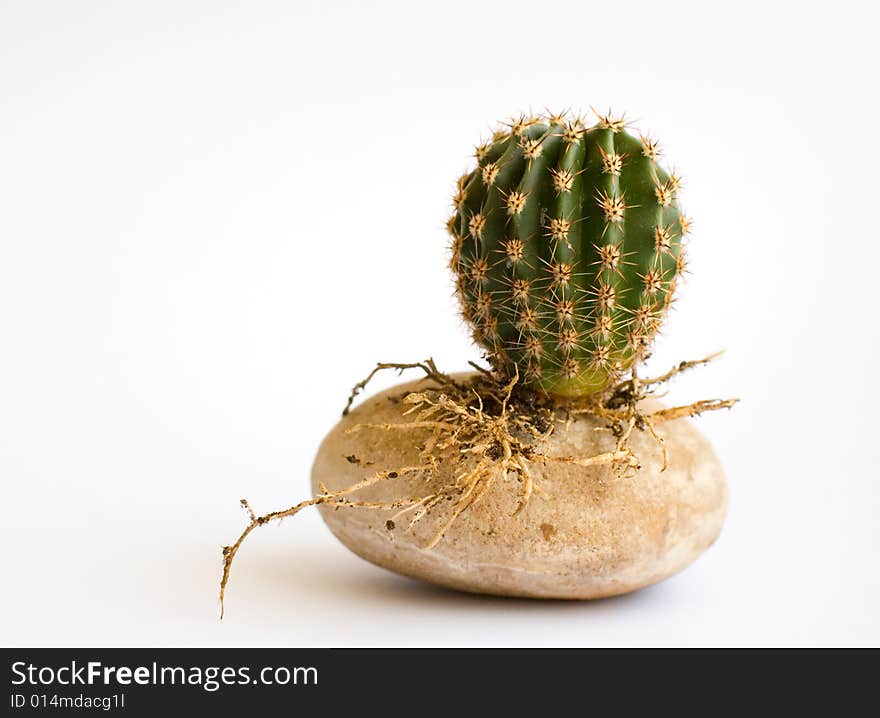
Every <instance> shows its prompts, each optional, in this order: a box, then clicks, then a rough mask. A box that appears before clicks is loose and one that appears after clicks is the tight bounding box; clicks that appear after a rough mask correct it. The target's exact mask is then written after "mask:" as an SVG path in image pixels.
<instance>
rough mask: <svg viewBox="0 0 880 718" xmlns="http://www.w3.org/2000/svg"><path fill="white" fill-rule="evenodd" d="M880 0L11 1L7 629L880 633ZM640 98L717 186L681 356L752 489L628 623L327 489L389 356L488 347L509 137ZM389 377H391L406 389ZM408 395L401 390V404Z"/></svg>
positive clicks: (689, 176) (308, 635)
mask: <svg viewBox="0 0 880 718" xmlns="http://www.w3.org/2000/svg"><path fill="white" fill-rule="evenodd" d="M878 20H880V18H878V15H877V11H876V10H875V9H873V8H872V6H871V4H870V3H867V2H855V1H851V0H850V1H848V0H842V1H839V2H835V3H830V4H829V3H821V4H819V3H812V2H790V3H787V2H786V3H783V2H777V3H774V2H767V1H766V0H765V1H763V2H736V3H730V4H726V5H724V6H723V7H722V6H721V5H717V6H716V4H715V3H704V2H692V3H688V2H664V3H656V2H627V3H622V4H619V5H615V4H609V3H607V2H605V3H589V2H584V1H583V0H578V1H577V2H569V1H567V0H564V1H560V2H555V3H550V4H546V3H544V4H542V3H534V2H532V3H516V2H511V1H509V0H508V1H506V2H497V3H495V2H492V3H490V2H475V0H470V1H468V2H443V3H433V4H422V3H412V2H397V3H393V2H384V3H368V2H349V3H343V2H312V3H308V2H280V1H279V2H254V1H248V2H244V1H242V2H218V1H214V2H180V1H175V2H157V1H155V0H151V1H150V2H76V3H71V2H41V1H31V2H24V1H22V2H9V1H6V2H3V3H2V4H0V332H2V334H0V342H2V345H0V350H2V351H0V480H2V507H3V513H2V519H0V532H2V537H0V538H2V553H0V561H2V568H0V576H2V578H0V582H2V591H0V641H2V642H3V643H4V644H7V645H43V644H60V645H65V644H84V645H128V644H148V645H199V644H227V645H230V644H251V645H270V644H272V645H274V644H279V645H565V644H572V645H607V644H615V645H631V644H671V645H682V644H683V645H694V644H696V645H700V644H759V645H770V644H796V645H801V644H803V645H815V644H874V645H876V644H878V643H880V617H878V611H877V606H878V605H880V579H878V550H880V530H878V518H877V517H878V510H880V506H878V504H880V472H878V470H877V460H876V456H877V446H876V445H877V438H876V436H877V418H876V411H877V407H878V399H880V395H878V388H877V380H878V377H880V372H878V369H880V366H878V364H880V362H878V349H880V321H878V309H877V297H878V292H877V285H878V280H880V249H878V247H880V237H878V225H877V208H876V205H877V193H878V168H880V141H878V135H877V131H876V130H877V126H876V122H877V117H878V116H880V102H878V83H877V78H876V74H877V69H878V67H880V52H878V44H877V41H876V29H877V24H878ZM590 105H594V106H596V107H597V108H602V109H606V108H607V107H608V106H611V107H613V108H615V109H617V110H626V111H627V114H628V116H629V117H631V118H632V119H634V120H636V122H637V125H638V126H639V127H640V128H643V129H646V130H649V131H650V132H652V133H653V134H655V135H656V136H658V137H659V138H660V140H661V142H662V144H663V147H664V148H665V150H666V156H667V157H668V158H669V159H670V160H671V162H672V164H674V165H675V167H677V168H678V169H679V170H680V171H681V172H682V174H683V175H684V178H685V192H684V198H685V201H684V204H685V208H686V209H687V211H688V212H689V214H691V215H692V216H693V217H694V219H695V232H694V235H693V237H692V241H691V252H690V256H691V260H692V262H691V269H692V272H693V274H692V276H691V278H690V279H689V281H688V282H687V283H686V285H685V287H684V289H683V290H682V292H681V294H680V302H679V304H678V310H677V312H676V313H675V314H674V316H673V317H672V319H671V320H670V321H669V323H668V325H667V330H666V331H665V333H664V337H663V338H662V339H661V340H660V342H659V344H658V346H657V354H656V361H654V362H653V366H654V367H655V368H665V367H666V365H667V364H669V363H671V362H673V361H677V360H679V359H684V358H694V357H697V356H702V355H704V354H707V353H709V352H712V351H714V350H716V349H719V348H726V349H727V350H728V352H727V354H726V356H725V357H724V358H723V359H722V360H720V361H719V362H718V363H717V364H715V365H713V366H711V367H709V368H706V369H703V370H700V371H698V372H695V373H693V374H690V375H688V376H685V377H682V378H681V379H680V380H679V382H678V383H677V384H676V385H675V387H674V391H673V397H672V398H674V399H678V400H689V399H697V398H705V397H714V396H729V395H738V396H741V397H742V398H743V402H742V404H741V405H740V406H738V407H737V408H736V409H735V410H734V411H732V412H724V413H722V414H720V415H710V416H705V417H703V418H701V419H699V423H700V427H701V428H702V430H703V431H704V432H705V433H706V434H707V435H708V436H709V437H710V438H711V440H712V442H713V443H714V445H715V446H716V448H717V450H718V452H719V454H720V455H721V457H722V460H723V462H724V464H725V466H726V469H727V471H728V475H729V480H730V485H731V490H732V501H731V506H730V514H729V518H728V521H727V524H726V527H725V530H724V533H723V535H722V538H721V539H720V540H719V542H718V543H717V544H716V545H715V546H714V547H713V548H712V549H711V550H710V551H709V552H708V553H707V554H706V555H705V556H704V557H703V558H701V559H700V560H699V561H698V562H697V563H696V564H695V565H694V566H692V567H691V568H689V569H688V570H687V571H685V572H684V573H682V574H681V575H679V576H676V577H674V578H672V579H670V580H668V581H666V582H664V583H662V584H660V585H658V586H655V587H653V588H650V589H647V590H644V591H641V592H639V593H636V594H633V595H630V596H626V597H622V598H618V599H611V600H606V601H600V602H593V603H553V602H546V603H538V602H528V601H513V600H500V599H492V598H481V597H473V596H466V595H459V594H455V593H451V592H447V591H442V590H439V589H434V588H430V587H426V586H423V585H420V584H417V583H415V582H413V581H410V580H407V579H402V578H398V577H396V576H393V575H391V574H389V573H386V572H384V571H382V570H380V569H377V568H375V567H373V566H371V565H369V564H367V563H364V562H362V561H361V560H360V559H357V558H355V557H354V556H352V555H351V554H349V553H348V552H347V551H346V550H345V549H344V548H342V547H341V546H340V545H339V544H337V543H336V542H335V540H334V539H333V538H332V536H331V535H330V533H329V532H328V531H327V530H326V529H325V528H324V526H323V524H322V523H321V521H320V519H319V517H318V516H317V514H316V513H315V512H312V513H309V512H306V513H304V514H302V515H300V516H299V517H297V518H296V519H295V520H292V521H288V522H285V523H284V524H283V525H280V526H271V527H266V528H264V529H262V530H260V531H258V532H256V533H255V534H253V536H252V538H251V540H250V541H249V543H247V544H246V545H245V547H244V548H243V549H242V551H241V553H240V554H239V558H238V562H237V565H236V567H235V571H234V574H233V577H232V581H231V583H230V585H229V599H228V604H227V618H226V619H225V620H224V621H223V622H222V623H221V622H220V621H219V620H218V619H217V609H218V606H217V600H216V599H217V582H218V578H219V567H220V546H221V545H222V544H224V543H228V542H230V541H232V540H233V539H234V538H235V536H237V535H238V532H239V531H240V529H241V528H242V527H243V525H244V523H245V517H244V515H243V513H242V511H241V509H240V508H239V506H238V500H239V498H241V497H242V496H246V497H248V498H249V499H250V500H251V502H252V504H253V505H254V506H255V508H257V510H258V511H266V510H270V509H273V508H280V507H284V506H287V505H289V504H291V503H294V502H296V501H298V500H299V499H302V498H304V497H305V496H306V495H307V492H308V473H309V469H310V464H311V460H312V458H313V456H314V453H315V450H316V448H317V446H318V444H319V442H320V440H321V438H322V436H323V435H324V433H325V432H326V431H327V430H329V428H330V427H331V426H332V425H333V423H334V422H335V421H336V420H337V417H338V413H339V410H340V409H341V406H342V403H343V401H344V398H345V396H346V395H347V392H348V389H349V387H350V386H351V384H352V383H353V382H354V381H356V380H357V379H359V378H361V376H362V375H364V374H365V373H366V371H367V370H368V369H369V368H370V367H371V366H372V364H373V363H374V362H375V361H377V360H391V361H407V360H417V359H421V358H424V357H426V356H428V355H433V356H434V357H435V358H436V359H437V361H438V363H439V364H440V365H441V367H442V368H444V369H447V370H457V369H461V368H464V367H465V365H466V362H467V360H468V359H472V358H473V359H475V358H477V356H478V355H477V352H476V350H475V349H474V348H473V347H472V346H471V345H470V342H469V340H468V336H467V332H466V331H465V329H464V328H463V327H462V326H461V324H460V321H459V320H458V319H457V317H456V312H455V309H456V307H455V304H454V300H453V298H452V294H451V281H450V278H449V276H448V275H447V271H446V245H447V238H446V235H445V232H444V229H443V225H444V222H445V219H446V217H447V215H448V212H449V211H450V206H449V197H450V196H451V194H452V190H453V182H454V179H455V178H456V177H457V176H458V175H459V174H460V173H461V172H462V171H464V170H465V169H467V168H468V166H469V163H470V162H471V161H472V160H471V158H470V157H469V152H470V151H471V148H472V147H473V145H475V144H476V143H477V142H478V141H479V140H480V138H481V136H482V137H483V138H485V137H486V136H487V134H488V132H489V131H490V129H491V127H492V125H493V123H494V121H495V120H501V119H504V118H505V117H508V116H510V115H512V114H514V113H518V112H521V111H527V110H529V109H530V108H531V109H534V110H536V111H537V110H542V109H543V108H545V107H549V108H551V109H558V108H566V107H568V108H573V109H581V110H585V111H587V110H588V109H589V107H590ZM391 380H392V379H388V380H386V381H385V385H387V383H388V381H391ZM382 385H383V383H382V382H378V383H377V385H376V387H377V388H378V387H380V386H382Z"/></svg>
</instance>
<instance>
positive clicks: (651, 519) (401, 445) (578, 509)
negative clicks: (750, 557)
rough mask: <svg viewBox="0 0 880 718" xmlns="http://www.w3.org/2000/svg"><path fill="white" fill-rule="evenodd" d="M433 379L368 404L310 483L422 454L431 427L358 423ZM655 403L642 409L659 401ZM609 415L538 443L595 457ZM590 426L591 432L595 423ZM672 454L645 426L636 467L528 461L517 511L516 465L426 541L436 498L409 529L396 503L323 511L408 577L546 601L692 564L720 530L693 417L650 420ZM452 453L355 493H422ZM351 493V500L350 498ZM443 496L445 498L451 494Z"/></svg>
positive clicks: (716, 471)
mask: <svg viewBox="0 0 880 718" xmlns="http://www.w3.org/2000/svg"><path fill="white" fill-rule="evenodd" d="M429 386H431V384H430V382H428V381H427V380H421V381H417V382H409V383H407V384H403V385H398V386H396V387H393V388H391V389H388V390H387V391H384V392H382V393H380V394H378V395H376V396H373V397H372V398H370V399H368V400H366V401H365V402H363V403H362V404H361V405H360V406H358V407H356V408H355V409H354V410H353V411H352V412H351V413H350V414H349V415H348V416H346V417H344V418H343V419H342V420H341V421H340V422H339V423H338V424H337V425H336V426H335V427H334V428H333V429H332V430H331V431H330V433H329V434H328V435H327V437H326V438H325V439H324V441H323V443H322V444H321V447H320V450H319V452H318V455H317V457H316V459H315V463H314V466H313V469H312V488H313V491H314V492H315V493H318V492H319V491H320V486H321V485H322V484H323V485H324V486H326V487H327V488H328V489H329V490H335V489H341V488H344V487H346V486H349V485H351V484H354V483H355V482H357V481H359V480H360V479H363V478H364V477H366V476H369V475H371V474H373V473H375V472H376V471H379V470H392V469H395V468H399V467H405V466H413V465H417V464H418V463H419V450H420V445H421V444H422V442H424V440H425V439H426V438H427V436H428V435H429V434H428V431H427V430H423V429H420V430H390V431H389V430H383V429H378V428H364V429H361V430H358V431H356V432H353V433H352V432H349V429H351V427H353V426H355V425H357V424H380V423H400V422H403V421H405V420H407V417H404V416H403V411H404V410H405V409H406V408H407V407H406V406H405V405H403V404H401V402H400V399H401V398H402V397H403V396H404V395H405V394H406V393H408V392H410V391H414V390H422V389H424V388H426V387H429ZM658 406H659V404H658V403H657V402H653V404H652V405H646V406H644V408H645V409H646V410H649V409H653V408H657V407H658ZM604 425H605V424H604V422H602V421H601V420H599V419H597V418H595V417H593V416H589V415H587V416H584V415H579V416H578V417H577V418H575V419H574V420H572V421H571V423H570V424H569V425H568V426H566V425H565V424H564V423H562V422H560V423H559V424H558V425H557V428H556V430H555V431H554V433H553V434H552V435H551V437H550V439H549V442H548V444H549V445H548V446H546V447H544V449H543V452H544V453H545V454H547V455H553V456H579V457H584V458H587V457H590V456H593V455H596V454H599V453H602V452H605V451H609V450H611V449H613V448H614V438H613V436H612V435H611V433H610V432H609V431H607V430H601V427H603V426H604ZM597 429H599V430H597ZM657 431H658V433H659V434H660V435H661V436H662V437H663V439H664V440H665V442H666V445H667V447H668V450H669V465H668V467H667V469H666V470H665V471H662V472H661V467H662V452H661V450H660V447H659V446H658V444H657V443H656V441H655V440H654V439H653V438H652V437H651V436H650V435H648V433H647V432H645V431H639V430H636V431H635V432H634V433H633V435H632V437H631V440H630V446H631V447H632V448H633V450H634V451H635V453H636V455H637V456H638V458H639V461H640V462H641V467H640V468H639V469H638V471H637V472H636V473H635V474H634V475H632V476H619V475H618V474H617V473H615V471H614V470H613V469H612V468H611V467H610V466H591V467H582V466H577V465H572V464H563V463H557V462H541V461H539V460H536V461H534V462H533V463H531V464H530V468H531V472H532V474H533V476H534V477H535V492H534V494H533V495H532V497H531V499H530V500H529V501H528V503H527V504H526V505H525V507H524V508H523V509H522V510H521V511H519V512H518V513H515V512H516V508H517V505H518V502H519V499H520V496H521V492H522V484H521V483H520V480H519V479H518V478H517V476H516V475H515V474H509V475H508V476H507V477H499V478H498V479H496V481H495V482H494V483H493V485H492V487H491V488H490V489H489V491H488V492H487V493H486V494H485V495H484V496H483V498H482V499H481V501H480V502H479V503H476V504H474V505H473V506H471V507H470V508H469V509H468V510H466V511H464V512H463V513H462V514H461V515H460V516H459V517H458V519H457V520H456V522H455V523H454V524H453V525H452V526H451V528H450V529H449V530H448V532H447V533H446V534H445V536H444V538H443V539H442V540H441V541H440V542H439V543H438V544H437V545H436V546H435V547H434V548H432V549H426V548H425V546H426V545H427V544H428V543H429V542H430V540H431V538H432V537H433V536H434V535H435V533H436V532H437V529H438V527H439V525H440V522H441V521H442V520H443V519H444V517H445V516H446V515H448V512H449V508H448V507H447V506H444V507H443V509H441V510H435V511H433V512H432V513H431V514H429V515H427V516H425V517H424V518H423V519H422V520H421V521H420V522H418V523H417V524H416V525H415V526H414V527H412V528H408V520H407V519H406V517H401V518H400V520H399V521H396V522H394V525H393V527H392V526H391V524H389V523H388V521H389V519H390V517H391V516H392V515H393V514H394V513H395V512H394V511H390V510H374V509H364V508H353V507H334V506H330V505H322V506H320V507H319V509H320V511H321V514H322V516H323V518H324V521H325V522H326V523H327V526H328V527H329V528H330V530H331V531H332V532H333V533H334V534H335V535H336V537H337V538H338V539H339V540H340V541H341V542H342V543H343V544H345V546H347V547H348V548H349V549H350V550H351V551H353V552H354V553H356V554H357V555H358V556H361V557H362V558H365V559H366V560H368V561H371V562H372V563H374V564H376V565H378V566H381V567H383V568H386V569H389V570H391V571H395V572H397V573H399V574H403V575H405V576H411V577H414V578H418V579H422V580H424V581H428V582H430V583H433V584H437V585H440V586H446V587H449V588H453V589H458V590H462V591H470V592H475V593H484V594H493V595H501V596H518V597H531V598H552V599H591V598H602V597H606V596H614V595H617V594H622V593H627V592H629V591H634V590H636V589H639V588H642V587H644V586H648V585H650V584H653V583H656V582H657V581H660V580H662V579H664V578H667V577H669V576H671V575H673V574H674V573H676V572H678V571H680V570H682V569H683V568H685V567H686V566H688V565H689V564H690V563H692V562H693V561H694V560H695V559H696V558H697V557H698V556H699V555H700V554H701V553H703V551H705V550H706V549H707V548H708V547H709V546H711V545H712V543H713V542H714V541H715V540H716V538H718V535H719V533H720V531H721V526H722V523H723V522H724V517H725V514H726V510H727V487H726V482H725V478H724V473H723V471H722V469H721V465H720V463H719V461H718V458H717V457H716V455H715V453H714V451H713V450H712V447H711V446H710V444H709V443H708V441H707V440H706V439H705V438H704V437H703V436H702V435H701V434H700V433H699V432H698V431H697V430H696V429H695V428H694V426H693V424H692V423H691V421H690V420H687V419H677V420H674V421H669V422H666V423H663V424H660V425H658V427H657ZM449 463H450V462H449V461H446V462H441V464H443V465H445V466H446V468H442V467H441V470H440V471H439V472H438V473H437V474H435V475H430V476H427V477H426V476H424V475H421V476H419V475H405V474H404V475H401V476H399V477H397V478H394V479H389V480H386V481H384V482H382V483H379V484H376V485H374V486H371V487H368V488H367V489H364V490H362V491H360V492H358V494H357V495H356V498H357V499H360V500H366V501H380V502H387V501H393V500H395V499H401V498H413V497H421V496H425V495H427V494H430V493H432V492H433V491H436V490H437V489H438V488H439V487H440V486H442V485H448V484H449V483H451V482H452V480H453V478H454V477H453V476H452V469H451V468H450V467H449V466H448V464H449ZM353 498H354V497H353ZM450 504H451V502H450Z"/></svg>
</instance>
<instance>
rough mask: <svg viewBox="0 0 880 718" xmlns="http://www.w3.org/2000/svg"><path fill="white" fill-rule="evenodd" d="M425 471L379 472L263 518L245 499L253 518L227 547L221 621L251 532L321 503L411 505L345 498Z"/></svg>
mask: <svg viewBox="0 0 880 718" xmlns="http://www.w3.org/2000/svg"><path fill="white" fill-rule="evenodd" d="M421 470H422V467H421V466H409V467H405V468H402V469H397V470H396V471H377V472H376V473H374V474H372V475H371V476H368V477H367V478H365V479H362V480H361V481H358V482H357V483H355V484H352V485H351V486H348V487H346V488H344V489H340V490H338V491H323V492H322V493H320V494H318V495H317V496H313V497H312V498H310V499H306V500H305V501H300V502H299V503H298V504H295V505H294V506H291V507H290V508H289V509H284V510H283V511H271V512H269V513H268V514H263V515H262V516H257V515H256V514H255V513H254V510H253V509H252V508H251V506H250V504H249V503H248V501H247V499H242V500H241V505H242V506H243V507H244V509H245V511H247V514H248V517H249V518H250V523H248V525H247V527H246V528H245V529H244V531H242V532H241V535H240V536H239V537H238V539H237V540H236V541H235V543H234V544H232V545H231V546H224V547H223V577H222V578H221V579H220V618H223V609H224V600H223V599H224V597H225V595H226V584H227V583H229V572H230V570H231V569H232V561H233V560H234V559H235V554H237V553H238V549H240V548H241V545H242V544H243V543H244V540H245V539H246V538H247V537H248V535H249V534H250V532H251V531H253V530H254V529H255V528H257V526H263V525H264V524H267V523H269V522H270V521H278V520H281V519H284V518H287V517H289V516H295V515H296V514H298V513H299V512H300V511H302V510H303V509H304V508H306V507H307V506H317V505H318V504H335V505H338V506H351V507H356V508H357V507H360V508H371V509H395V508H399V507H400V506H403V505H405V504H407V503H409V500H407V499H401V500H400V501H395V502H389V503H380V502H366V501H352V500H348V499H346V498H345V497H346V496H348V495H349V494H353V493H354V492H356V491H360V490H361V489H365V488H367V487H368V486H373V485H374V484H378V483H379V482H381V481H386V480H388V479H396V478H397V477H398V476H402V475H404V474H409V473H415V472H418V471H421ZM322 488H323V487H322Z"/></svg>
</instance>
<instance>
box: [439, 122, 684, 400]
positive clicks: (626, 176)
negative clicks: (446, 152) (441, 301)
mask: <svg viewBox="0 0 880 718" xmlns="http://www.w3.org/2000/svg"><path fill="white" fill-rule="evenodd" d="M476 154H477V167H476V169H474V170H473V171H472V172H470V173H468V174H466V175H465V176H463V177H462V178H461V179H460V180H459V182H458V192H457V194H456V196H455V199H454V204H455V214H454V215H453V216H452V218H451V219H450V221H449V225H448V228H449V231H450V233H451V234H452V237H453V243H452V261H451V266H452V269H453V271H454V272H455V275H456V290H457V293H458V295H459V299H460V300H461V304H462V314H463V316H464V318H465V319H466V320H467V321H468V323H469V324H471V326H472V327H473V330H474V337H475V339H476V341H477V342H478V343H479V344H480V345H481V346H482V347H484V348H485V349H486V352H487V356H488V358H489V360H490V361H491V363H492V365H493V366H494V367H495V368H496V369H497V370H499V371H501V372H503V373H505V374H508V375H512V374H513V373H514V372H518V373H519V375H520V377H521V379H522V380H523V382H524V383H525V384H526V385H528V386H530V387H532V388H534V389H537V390H539V391H542V392H545V393H547V394H552V395H557V396H564V397H581V396H586V395H589V394H593V393H596V392H601V391H603V390H604V389H606V388H607V387H608V386H609V385H610V384H611V383H612V382H613V381H614V380H615V379H616V378H617V377H618V376H619V375H620V373H621V372H622V371H624V370H626V369H628V368H629V367H631V366H632V365H633V363H634V362H636V361H638V359H639V358H640V357H642V356H644V354H645V352H646V349H647V347H648V346H649V344H650V342H651V340H652V338H653V336H654V335H655V334H656V332H657V329H658V328H659V325H660V322H661V320H662V318H663V316H664V314H665V312H666V310H667V309H668V308H669V306H670V303H671V301H672V296H673V292H674V290H675V283H676V278H677V277H678V276H679V275H680V274H681V272H682V271H683V268H684V255H683V253H682V246H681V240H682V237H683V236H684V235H686V234H687V231H688V227H689V221H688V220H687V219H686V218H685V217H684V216H683V215H682V214H681V212H680V210H679V208H678V204H677V200H676V193H677V190H678V186H679V180H678V178H677V177H676V176H675V175H674V174H669V173H667V172H666V171H664V170H663V169H662V168H661V167H660V166H659V164H658V163H657V148H656V144H655V143H653V142H652V141H650V140H648V139H645V138H643V137H635V136H633V135H631V134H629V133H628V132H627V131H626V130H625V128H624V123H623V121H621V120H615V119H612V118H610V117H602V116H600V117H599V122H598V123H597V124H596V125H595V126H593V127H590V128H586V127H585V126H584V124H583V122H582V121H581V120H580V119H578V118H571V119H569V118H566V117H564V116H558V115H557V116H550V117H541V118H529V119H520V120H518V121H516V122H514V123H512V124H511V125H510V126H509V129H506V130H505V131H502V132H498V133H496V134H495V136H494V137H493V139H492V141H491V142H490V143H488V144H486V145H482V146H481V147H479V148H478V150H477V153H476Z"/></svg>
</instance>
